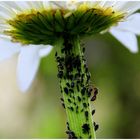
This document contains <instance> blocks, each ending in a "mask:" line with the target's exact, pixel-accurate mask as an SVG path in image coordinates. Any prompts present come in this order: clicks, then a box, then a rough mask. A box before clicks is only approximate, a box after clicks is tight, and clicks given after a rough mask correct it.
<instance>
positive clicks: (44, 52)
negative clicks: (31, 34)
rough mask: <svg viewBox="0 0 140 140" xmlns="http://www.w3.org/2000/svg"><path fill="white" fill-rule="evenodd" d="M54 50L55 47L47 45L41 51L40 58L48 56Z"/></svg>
mask: <svg viewBox="0 0 140 140" xmlns="http://www.w3.org/2000/svg"><path fill="white" fill-rule="evenodd" d="M52 48H53V47H52V46H51V45H45V46H44V47H43V48H42V49H40V51H39V56H40V57H44V56H47V55H48V54H49V53H50V52H51V50H52Z"/></svg>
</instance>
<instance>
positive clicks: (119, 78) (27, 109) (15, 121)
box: [0, 33, 140, 138]
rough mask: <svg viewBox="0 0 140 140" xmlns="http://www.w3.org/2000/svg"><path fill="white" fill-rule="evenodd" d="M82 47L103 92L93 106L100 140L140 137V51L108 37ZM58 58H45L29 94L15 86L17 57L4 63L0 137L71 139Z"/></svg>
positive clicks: (0, 77) (1, 69) (0, 75)
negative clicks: (58, 71) (57, 65)
mask: <svg viewBox="0 0 140 140" xmlns="http://www.w3.org/2000/svg"><path fill="white" fill-rule="evenodd" d="M139 40H140V39H139ZM84 43H85V46H86V54H85V57H86V59H87V63H88V66H89V70H90V72H91V74H92V79H91V80H92V83H93V84H94V85H96V86H97V87H98V88H99V94H98V97H97V100H96V101H95V102H93V103H91V104H92V107H94V108H95V109H96V113H95V115H94V120H95V121H96V122H97V123H99V127H100V128H99V130H98V131H97V133H96V135H97V138H140V52H139V53H136V54H132V53H130V52H129V51H128V50H127V49H126V48H125V47H124V46H123V45H121V44H120V43H119V42H118V41H117V40H116V39H115V38H114V37H112V36H111V35H110V34H108V33H106V34H104V35H99V36H95V37H92V38H90V39H86V40H84ZM139 44H140V41H139ZM54 54H55V50H53V51H52V52H51V54H50V55H49V56H48V57H46V58H43V59H42V62H41V65H40V69H39V72H38V74H37V77H36V79H35V80H34V83H33V85H32V87H31V88H30V90H29V91H28V92H27V93H26V94H25V93H24V94H23V93H21V92H20V91H19V89H18V86H17V80H16V65H17V55H15V56H13V57H12V58H11V59H8V60H5V61H2V62H0V138H67V136H66V134H65V131H66V125H65V124H66V115H65V112H64V110H63V108H62V106H61V103H60V97H61V94H60V90H59V81H58V79H57V76H56V75H57V67H56V62H55V59H54ZM25 76H26V75H25Z"/></svg>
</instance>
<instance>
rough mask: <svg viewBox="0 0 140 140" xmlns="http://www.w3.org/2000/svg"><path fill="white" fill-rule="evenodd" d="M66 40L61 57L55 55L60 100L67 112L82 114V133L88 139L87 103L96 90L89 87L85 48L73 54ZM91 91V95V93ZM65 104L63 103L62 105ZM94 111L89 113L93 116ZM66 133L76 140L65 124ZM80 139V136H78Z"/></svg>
mask: <svg viewBox="0 0 140 140" xmlns="http://www.w3.org/2000/svg"><path fill="white" fill-rule="evenodd" d="M72 45H73V44H71V43H70V42H69V41H68V40H67V39H66V38H65V40H64V43H63V48H62V49H61V54H62V55H61V56H58V53H56V54H55V57H56V61H57V66H58V75H57V77H58V78H59V79H60V89H61V93H63V94H65V95H64V96H63V97H64V98H61V102H62V106H63V107H64V108H65V109H66V110H69V111H72V112H75V113H77V114H80V113H84V116H85V123H84V124H83V125H82V126H81V129H82V131H83V133H85V134H87V135H88V137H89V138H91V135H90V127H89V115H90V114H89V113H90V111H89V101H95V99H96V95H97V94H98V89H97V88H93V87H92V86H90V84H89V83H90V73H89V72H88V68H87V66H86V62H85V59H84V55H83V53H84V51H85V48H83V49H82V54H81V55H79V52H78V54H74V53H73V51H77V50H73V49H74V47H73V46H72ZM92 91H93V93H92ZM64 102H65V103H64ZM94 113H95V110H93V111H92V112H91V114H92V115H93V114H94ZM93 126H94V129H95V130H97V128H98V125H97V124H96V123H95V122H94V124H93ZM67 129H68V131H66V133H67V134H68V135H69V138H77V136H76V134H75V133H74V132H73V131H72V130H71V126H69V125H68V122H67ZM78 137H80V136H78ZM81 138H82V137H81Z"/></svg>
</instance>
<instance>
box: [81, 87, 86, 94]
mask: <svg viewBox="0 0 140 140" xmlns="http://www.w3.org/2000/svg"><path fill="white" fill-rule="evenodd" d="M85 91H86V88H85V87H83V88H82V89H81V93H82V95H84V94H85Z"/></svg>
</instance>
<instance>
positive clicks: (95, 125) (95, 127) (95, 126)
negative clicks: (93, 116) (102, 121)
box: [93, 122, 99, 131]
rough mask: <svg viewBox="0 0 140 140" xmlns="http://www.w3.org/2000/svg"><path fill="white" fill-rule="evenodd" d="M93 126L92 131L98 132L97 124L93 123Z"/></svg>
mask: <svg viewBox="0 0 140 140" xmlns="http://www.w3.org/2000/svg"><path fill="white" fill-rule="evenodd" d="M93 125H94V129H95V131H97V130H98V128H99V125H98V124H96V123H95V122H94V123H93Z"/></svg>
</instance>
